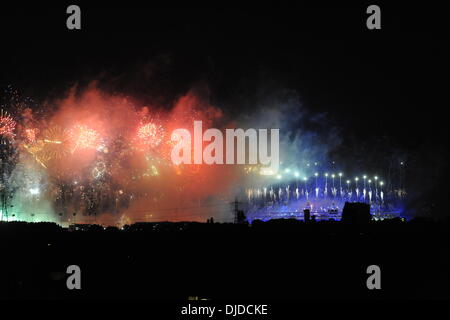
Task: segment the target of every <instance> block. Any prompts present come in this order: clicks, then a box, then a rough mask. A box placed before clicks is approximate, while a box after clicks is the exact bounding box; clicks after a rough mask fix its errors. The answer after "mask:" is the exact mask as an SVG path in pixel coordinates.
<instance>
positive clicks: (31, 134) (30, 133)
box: [25, 128, 38, 143]
mask: <svg viewBox="0 0 450 320" xmlns="http://www.w3.org/2000/svg"><path fill="white" fill-rule="evenodd" d="M37 133H38V129H34V128H30V129H25V138H26V139H27V141H28V142H29V143H33V142H36V135H37Z"/></svg>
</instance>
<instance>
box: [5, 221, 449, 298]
mask: <svg viewBox="0 0 450 320" xmlns="http://www.w3.org/2000/svg"><path fill="white" fill-rule="evenodd" d="M449 226H450V224H449V221H439V222H436V221H431V220H425V219H416V220H412V221H409V222H403V221H400V220H390V221H386V220H385V221H379V222H371V223H369V224H368V225H364V226H361V225H351V224H350V225H349V224H345V223H343V222H331V221H330V222H311V223H304V222H300V221H295V220H294V221H290V220H272V221H270V222H266V223H262V222H255V223H254V224H253V225H252V226H247V225H234V224H216V223H214V224H211V223H208V224H200V223H161V224H135V225H132V226H130V227H127V228H125V229H124V230H118V229H116V228H107V229H103V228H101V227H98V226H91V227H90V228H86V229H88V230H78V231H68V230H66V229H62V228H60V227H59V226H57V225H54V224H50V223H40V224H27V223H19V222H15V223H0V254H1V260H0V261H1V264H0V270H1V272H0V298H3V299H4V298H7V299H17V298H18V299H22V298H33V299H34V298H37V299H105V298H114V299H135V298H137V299H158V300H176V301H187V300H188V299H193V297H197V298H199V299H201V298H207V299H212V300H213V301H224V300H227V301H229V300H233V301H251V300H254V301H255V300H264V301H274V300H285V299H288V300H300V299H302V300H304V299H313V300H315V299H318V300H336V299H409V298H413V299H430V298H431V299H448V298H450V290H449V289H448V288H450V262H449V261H450V259H448V256H449V252H450V250H449V249H450V241H449V240H450V232H449V231H450V228H449ZM373 264H375V265H378V266H380V268H381V284H382V289H381V290H368V289H367V287H366V279H367V277H368V275H367V274H366V268H367V267H368V266H369V265H373ZM69 265H78V266H79V267H80V268H81V274H82V277H81V279H82V281H81V283H82V288H81V290H68V289H67V287H66V279H67V274H66V268H67V267H68V266H69ZM195 299H196V298H195Z"/></svg>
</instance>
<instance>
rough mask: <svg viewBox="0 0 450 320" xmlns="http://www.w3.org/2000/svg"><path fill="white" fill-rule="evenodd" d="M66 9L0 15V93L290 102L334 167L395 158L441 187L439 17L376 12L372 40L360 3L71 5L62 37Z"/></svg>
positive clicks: (227, 105) (388, 9) (438, 12)
mask: <svg viewBox="0 0 450 320" xmlns="http://www.w3.org/2000/svg"><path fill="white" fill-rule="evenodd" d="M69 4H71V3H67V4H66V3H64V4H58V5H53V6H52V7H50V8H45V6H43V5H41V4H39V6H37V5H34V6H28V5H26V6H25V5H20V4H18V5H16V6H15V7H9V6H3V5H2V8H1V9H0V32H1V41H2V49H1V52H2V58H1V60H0V61H1V62H0V68H1V74H0V88H5V87H6V86H7V85H10V84H11V85H13V86H14V87H15V88H17V89H18V90H20V91H21V92H22V93H23V94H24V95H28V96H31V97H34V98H35V99H37V100H40V101H42V100H46V99H51V98H54V97H58V96H60V95H61V94H63V93H64V92H65V91H67V90H68V89H69V88H71V87H72V86H74V85H78V86H80V87H83V86H85V85H87V84H88V83H90V82H91V81H93V80H97V81H98V83H99V86H100V87H101V88H104V89H107V90H109V91H112V92H119V93H124V94H129V95H132V96H135V97H138V98H139V99H141V100H142V101H144V102H145V101H149V102H150V101H151V102H155V101H156V102H158V103H161V104H165V103H168V102H170V101H173V100H174V99H176V98H177V97H179V96H181V95H183V94H185V93H186V92H187V91H188V90H189V89H191V88H192V87H195V86H201V87H207V88H208V90H209V94H210V99H211V102H212V103H214V104H216V105H218V106H220V107H221V108H223V109H225V110H226V111H228V112H229V113H230V114H233V113H235V112H240V111H242V110H245V111H246V112H251V110H252V106H254V105H255V104H256V103H258V102H259V101H260V100H261V99H264V97H267V96H271V95H272V94H283V93H285V92H288V93H295V94H296V95H298V96H299V99H300V100H301V101H302V103H303V105H304V106H305V107H306V108H307V109H308V110H309V112H310V113H311V114H326V119H327V120H326V121H327V122H328V123H329V125H330V127H336V128H338V129H339V130H338V131H339V134H340V135H341V136H342V147H341V148H340V149H339V150H337V154H336V155H335V157H336V158H337V159H342V158H345V157H346V156H348V153H363V152H366V151H367V149H371V150H370V152H371V154H374V153H375V154H377V153H378V154H379V153H383V152H387V153H390V152H392V150H399V153H400V154H406V155H407V158H408V159H407V160H408V161H411V163H412V164H413V165H414V167H413V168H414V169H413V170H414V172H415V173H417V176H420V177H424V176H428V175H429V172H431V171H433V170H435V169H436V167H438V168H439V171H438V172H437V173H433V175H434V176H433V177H434V178H433V179H435V178H436V175H439V177H440V178H439V179H441V184H440V185H441V187H442V186H443V184H442V183H443V182H442V181H443V178H441V175H442V176H443V175H444V173H446V172H447V171H446V170H447V169H446V166H447V165H446V162H447V160H446V159H447V153H448V148H447V144H448V143H447V138H448V124H447V122H448V120H447V116H446V112H445V110H446V109H447V105H448V103H446V101H447V100H448V98H447V95H446V89H448V74H449V73H448V71H449V68H448V67H449V61H448V60H449V59H448V57H449V41H448V39H449V38H448V33H446V32H445V30H444V27H445V19H444V18H445V16H444V10H443V9H442V8H441V9H439V8H437V7H433V6H431V5H429V6H427V7H426V8H425V7H422V6H411V5H403V6H398V7H392V6H386V5H383V6H381V10H382V30H378V31H369V30H367V28H366V26H365V19H366V17H367V14H366V13H365V8H366V7H367V5H361V6H355V7H351V8H350V7H345V6H339V7H338V6H336V5H335V6H330V5H325V4H323V5H322V6H321V7H306V6H303V7H297V8H291V7H285V8H282V7H281V8H272V7H262V6H260V7H259V6H258V7H253V8H241V7H237V8H233V9H226V8H214V9H207V8H192V7H189V8H188V7H184V8H156V7H150V6H144V5H142V4H140V5H137V4H136V5H130V8H122V7H119V6H115V7H110V5H109V4H106V3H105V4H103V5H102V6H100V5H98V6H92V5H87V4H82V3H79V5H80V6H81V10H82V30H81V31H69V30H67V29H66V27H65V20H66V17H67V14H65V8H66V7H67V5H69ZM127 4H128V2H127ZM358 150H359V151H358ZM360 156H361V155H360ZM372 160H373V159H372ZM433 172H434V171H433ZM437 185H439V184H437ZM441 189H442V188H441ZM433 190H435V189H433ZM441 191H442V190H441Z"/></svg>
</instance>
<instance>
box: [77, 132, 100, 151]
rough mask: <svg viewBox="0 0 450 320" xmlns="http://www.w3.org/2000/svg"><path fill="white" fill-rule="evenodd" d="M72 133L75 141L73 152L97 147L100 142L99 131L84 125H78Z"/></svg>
mask: <svg viewBox="0 0 450 320" xmlns="http://www.w3.org/2000/svg"><path fill="white" fill-rule="evenodd" d="M70 135H71V138H72V140H73V141H74V143H75V147H74V148H73V150H72V153H73V152H75V150H77V149H96V148H97V147H98V145H99V144H100V135H99V134H98V132H97V131H95V130H94V129H91V128H89V127H87V126H84V125H76V126H75V127H74V128H72V130H71V132H70Z"/></svg>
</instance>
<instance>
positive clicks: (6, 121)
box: [0, 109, 16, 137]
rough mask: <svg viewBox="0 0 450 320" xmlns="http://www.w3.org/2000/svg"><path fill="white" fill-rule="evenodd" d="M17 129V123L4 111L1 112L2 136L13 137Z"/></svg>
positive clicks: (0, 133)
mask: <svg viewBox="0 0 450 320" xmlns="http://www.w3.org/2000/svg"><path fill="white" fill-rule="evenodd" d="M15 128H16V122H15V121H14V120H13V118H11V116H10V115H9V114H8V113H7V112H5V111H3V109H2V110H1V112H0V136H5V137H13V136H14V129H15Z"/></svg>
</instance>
